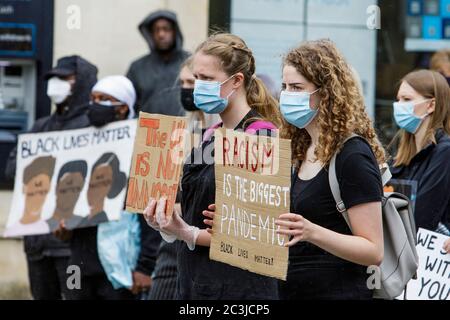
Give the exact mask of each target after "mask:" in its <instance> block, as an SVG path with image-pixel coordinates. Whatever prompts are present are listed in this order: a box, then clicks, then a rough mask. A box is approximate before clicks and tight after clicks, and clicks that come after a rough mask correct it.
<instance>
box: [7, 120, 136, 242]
mask: <svg viewBox="0 0 450 320" xmlns="http://www.w3.org/2000/svg"><path fill="white" fill-rule="evenodd" d="M135 133H136V121H135V120H127V121H118V122H115V123H112V124H109V125H107V126H105V127H102V128H94V127H90V128H86V129H79V130H70V131H58V132H46V133H32V134H24V135H21V136H19V141H18V145H17V146H18V147H17V166H16V177H15V186H14V195H13V200H12V206H11V210H10V214H9V219H8V222H7V225H6V231H5V234H4V235H5V236H6V237H16V236H24V235H37V234H47V233H50V232H52V231H55V230H56V229H58V228H59V226H60V223H61V222H62V221H64V224H65V226H66V228H67V229H76V228H85V227H90V226H95V225H97V224H99V223H102V222H106V221H109V220H117V219H119V217H120V212H121V210H122V208H123V204H124V201H125V193H126V192H125V189H126V183H127V174H128V171H129V169H130V164H131V153H132V151H133V141H134V136H135Z"/></svg>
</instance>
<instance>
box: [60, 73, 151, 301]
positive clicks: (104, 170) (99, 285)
mask: <svg viewBox="0 0 450 320" xmlns="http://www.w3.org/2000/svg"><path fill="white" fill-rule="evenodd" d="M135 100H136V93H135V91H134V88H133V85H132V83H131V81H130V80H128V79H127V78H125V77H123V76H110V77H106V78H103V79H101V80H100V81H99V82H97V84H95V86H94V87H93V89H92V93H91V102H90V106H89V110H88V112H87V115H88V117H89V119H90V121H91V122H92V124H93V125H96V126H104V125H106V124H108V123H111V122H114V121H120V120H125V119H132V118H133V117H134V115H135V113H134V110H133V108H132V107H131V106H134V103H135ZM90 170H91V175H90V179H89V181H87V183H88V192H87V199H88V204H89V207H90V213H89V215H88V216H87V217H85V218H84V219H82V220H80V221H79V223H78V225H77V229H75V230H73V233H72V234H70V233H69V232H68V231H67V230H66V228H67V227H68V225H67V221H63V222H62V223H61V225H60V229H59V230H58V234H61V235H63V236H69V237H70V238H71V249H72V257H71V259H70V264H72V265H78V266H80V268H81V289H80V290H73V291H74V292H73V294H72V295H71V299H75V300H91V299H92V300H93V299H107V300H118V299H133V298H134V295H133V294H132V292H130V291H129V290H127V289H125V288H120V289H117V290H116V289H114V287H113V286H112V283H111V282H110V281H109V280H108V278H107V275H106V273H105V270H104V267H103V265H102V263H101V262H100V258H99V248H98V242H99V239H98V226H97V225H98V224H100V223H103V222H107V221H108V219H107V217H106V213H105V209H104V206H105V199H109V198H114V197H116V196H117V194H119V193H120V192H122V191H123V190H124V189H125V188H126V180H127V176H126V173H125V172H122V171H121V170H120V160H119V159H118V157H117V155H116V154H114V153H111V152H108V153H105V154H103V155H101V156H100V158H99V159H98V160H97V161H96V162H95V164H94V165H93V167H92V168H91V169H90ZM145 227H146V226H145ZM147 229H148V228H147ZM144 231H145V230H144ZM144 234H145V233H144ZM156 241H160V239H159V235H157V234H156ZM143 244H144V241H142V245H143ZM110 245H111V246H113V245H114V243H111V244H110ZM156 246H157V244H155V245H154V247H155V250H154V251H156ZM142 252H144V250H142ZM115 263H116V264H119V263H120V261H116V262H115ZM141 277H145V280H142V281H140V282H139V283H138V284H136V281H134V283H135V284H136V288H137V287H138V286H139V290H134V289H135V287H134V286H133V288H131V287H130V288H129V289H132V290H133V291H134V292H133V293H134V294H138V293H140V292H141V291H142V289H148V288H149V287H150V274H141V273H140V274H139V275H138V278H139V279H140V278H141ZM130 278H131V274H130ZM135 278H136V277H133V279H135ZM143 282H145V283H146V285H143V284H142V283H143Z"/></svg>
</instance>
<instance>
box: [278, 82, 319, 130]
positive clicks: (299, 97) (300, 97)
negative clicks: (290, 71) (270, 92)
mask: <svg viewBox="0 0 450 320" xmlns="http://www.w3.org/2000/svg"><path fill="white" fill-rule="evenodd" d="M317 91H319V89H317V90H316V91H314V92H311V93H309V92H287V91H283V92H281V96H280V110H281V114H282V115H283V117H284V118H285V119H286V121H287V122H289V123H290V124H292V125H294V126H296V127H297V128H300V129H304V128H306V127H307V126H308V125H309V124H310V123H311V121H313V120H314V118H315V117H316V115H317V112H318V110H314V109H312V108H311V106H310V100H311V95H313V94H314V93H316V92H317Z"/></svg>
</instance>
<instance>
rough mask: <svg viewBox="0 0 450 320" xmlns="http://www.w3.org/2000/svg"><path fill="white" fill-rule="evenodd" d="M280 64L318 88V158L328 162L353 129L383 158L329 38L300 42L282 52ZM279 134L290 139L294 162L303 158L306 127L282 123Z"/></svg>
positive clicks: (307, 138) (358, 94)
mask: <svg viewBox="0 0 450 320" xmlns="http://www.w3.org/2000/svg"><path fill="white" fill-rule="evenodd" d="M284 66H292V67H294V68H295V69H296V70H297V72H298V73H300V74H301V75H302V76H303V77H305V78H306V79H307V80H308V81H310V82H312V83H314V84H315V85H316V87H317V88H319V91H318V95H319V96H320V104H319V106H318V110H319V112H318V115H317V123H318V127H319V144H318V147H317V148H316V150H315V156H316V158H317V159H318V160H319V161H320V162H322V163H323V164H324V165H328V164H329V163H330V161H331V158H332V157H333V155H334V154H335V153H336V152H338V151H339V150H340V149H341V148H342V146H343V143H344V141H345V139H346V138H347V137H349V136H350V135H351V134H353V133H355V134H357V135H359V136H361V137H364V138H365V139H366V140H367V141H368V143H369V144H370V146H371V148H372V150H373V152H374V154H375V156H376V158H377V160H378V162H379V163H380V164H381V163H384V162H385V161H386V155H385V151H384V149H383V147H382V145H381V143H380V141H379V139H378V137H377V134H376V133H375V130H374V128H373V124H372V121H371V120H370V118H369V116H368V115H367V113H366V110H365V105H364V98H363V96H362V93H361V90H360V88H359V85H358V83H357V81H356V79H355V76H354V74H353V71H352V69H351V67H350V66H349V65H348V64H347V62H346V61H345V59H344V57H343V56H342V55H341V53H340V52H339V51H338V49H337V48H336V46H335V45H334V43H333V42H331V41H330V40H325V39H324V40H318V41H307V42H304V43H302V44H301V45H300V46H299V47H298V48H296V49H293V50H291V51H290V52H289V53H288V54H287V55H286V56H285V58H284ZM282 136H283V137H285V138H287V139H291V140H292V155H293V160H294V163H295V164H297V165H298V163H299V162H300V161H304V160H305V159H306V152H307V150H308V148H309V146H310V145H311V137H310V136H309V134H308V133H307V131H306V130H305V129H299V128H297V127H295V126H292V125H290V124H286V125H285V126H284V128H283V130H282Z"/></svg>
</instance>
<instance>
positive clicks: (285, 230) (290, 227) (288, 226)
mask: <svg viewBox="0 0 450 320" xmlns="http://www.w3.org/2000/svg"><path fill="white" fill-rule="evenodd" d="M275 224H276V225H277V226H280V227H281V228H280V230H278V231H277V233H278V234H281V235H285V236H290V237H292V239H291V240H290V241H289V242H288V243H286V245H285V246H286V247H292V246H293V245H295V244H297V243H298V242H300V241H308V239H309V238H310V234H311V229H312V227H313V224H312V223H311V222H310V221H308V220H307V219H305V218H303V217H302V216H301V215H299V214H295V213H285V214H282V215H281V216H280V218H279V220H277V221H275Z"/></svg>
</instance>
